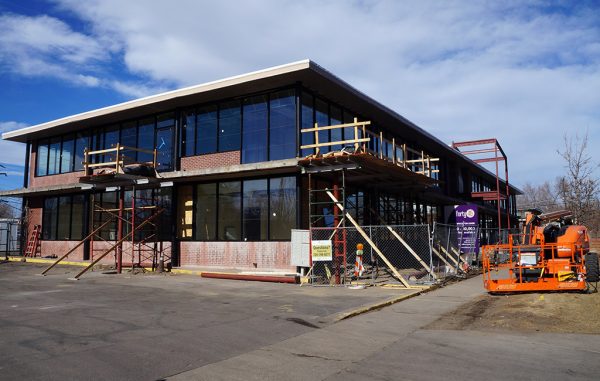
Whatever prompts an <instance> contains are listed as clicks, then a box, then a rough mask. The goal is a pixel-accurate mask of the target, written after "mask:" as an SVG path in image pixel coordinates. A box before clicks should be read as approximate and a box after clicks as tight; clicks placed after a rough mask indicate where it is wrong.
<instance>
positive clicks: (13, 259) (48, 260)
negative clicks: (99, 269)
mask: <svg viewBox="0 0 600 381" xmlns="http://www.w3.org/2000/svg"><path fill="white" fill-rule="evenodd" d="M21 259H22V257H8V260H9V261H10V262H21ZM55 261H56V259H51V258H25V262H24V263H47V264H52V263H54V262H55ZM59 264H61V265H68V266H80V267H86V266H88V265H89V263H85V262H72V261H62V262H60V263H59Z"/></svg>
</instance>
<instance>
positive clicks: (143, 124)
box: [138, 118, 154, 163]
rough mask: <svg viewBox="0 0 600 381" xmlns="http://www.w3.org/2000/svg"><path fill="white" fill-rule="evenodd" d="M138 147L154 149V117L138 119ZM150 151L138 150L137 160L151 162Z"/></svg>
mask: <svg viewBox="0 0 600 381" xmlns="http://www.w3.org/2000/svg"><path fill="white" fill-rule="evenodd" d="M138 148H141V149H145V150H149V151H152V150H154V118H146V119H142V120H141V121H140V124H139V127H138ZM152 160H153V155H152V154H151V153H144V152H138V161H139V162H141V163H145V162H151V161H152Z"/></svg>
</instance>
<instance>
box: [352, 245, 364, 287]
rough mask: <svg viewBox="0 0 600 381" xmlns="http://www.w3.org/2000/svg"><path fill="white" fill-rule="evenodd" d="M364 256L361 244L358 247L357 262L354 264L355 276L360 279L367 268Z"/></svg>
mask: <svg viewBox="0 0 600 381" xmlns="http://www.w3.org/2000/svg"><path fill="white" fill-rule="evenodd" d="M362 256H363V244H362V243H359V244H357V245H356V261H355V262H354V276H355V277H357V278H358V277H360V276H362V274H363V272H364V271H365V267H364V266H363V261H362Z"/></svg>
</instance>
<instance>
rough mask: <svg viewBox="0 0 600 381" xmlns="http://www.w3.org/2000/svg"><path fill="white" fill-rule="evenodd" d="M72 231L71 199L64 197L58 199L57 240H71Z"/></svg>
mask: <svg viewBox="0 0 600 381" xmlns="http://www.w3.org/2000/svg"><path fill="white" fill-rule="evenodd" d="M69 230H71V197H70V196H62V197H59V199H58V229H57V237H56V239H58V240H61V241H67V240H69V237H70V234H69Z"/></svg>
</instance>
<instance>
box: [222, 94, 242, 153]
mask: <svg viewBox="0 0 600 381" xmlns="http://www.w3.org/2000/svg"><path fill="white" fill-rule="evenodd" d="M240 109H241V108H240V102H239V101H231V102H226V103H223V104H221V107H220V109H219V152H223V151H233V150H239V149H240V130H241V115H240Z"/></svg>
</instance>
